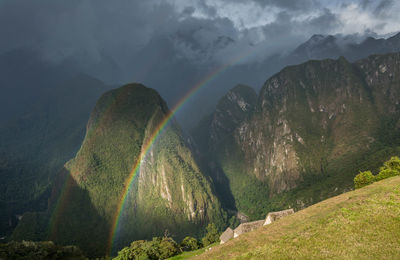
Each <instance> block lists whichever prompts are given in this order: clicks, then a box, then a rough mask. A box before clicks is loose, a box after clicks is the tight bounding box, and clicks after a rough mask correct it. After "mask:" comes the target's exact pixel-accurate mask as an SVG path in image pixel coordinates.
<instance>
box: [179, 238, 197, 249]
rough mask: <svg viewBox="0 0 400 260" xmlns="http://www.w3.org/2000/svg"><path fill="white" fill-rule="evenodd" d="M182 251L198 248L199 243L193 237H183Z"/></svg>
mask: <svg viewBox="0 0 400 260" xmlns="http://www.w3.org/2000/svg"><path fill="white" fill-rule="evenodd" d="M181 248H182V250H183V251H193V250H196V249H199V248H200V244H199V241H197V239H196V238H194V237H185V238H184V239H183V240H182V242H181Z"/></svg>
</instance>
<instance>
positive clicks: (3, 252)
mask: <svg viewBox="0 0 400 260" xmlns="http://www.w3.org/2000/svg"><path fill="white" fill-rule="evenodd" d="M0 259H21V260H24V259H26V260H42V259H60V260H62V259H75V260H84V259H87V258H86V257H85V256H84V255H83V254H82V252H81V251H80V249H79V248H77V247H76V246H64V247H61V246H57V245H55V244H54V243H53V242H51V241H46V242H31V241H22V242H9V243H7V244H0Z"/></svg>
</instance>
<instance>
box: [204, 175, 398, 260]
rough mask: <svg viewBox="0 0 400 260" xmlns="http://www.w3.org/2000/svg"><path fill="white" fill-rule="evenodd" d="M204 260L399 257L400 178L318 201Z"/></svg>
mask: <svg viewBox="0 0 400 260" xmlns="http://www.w3.org/2000/svg"><path fill="white" fill-rule="evenodd" d="M198 258H200V259H253V258H254V259H261V258H268V259H291V258H295V259H305V258H307V259H312V258H334V259H366V258H368V259H398V258H400V177H393V178H389V179H386V180H383V181H380V182H376V183H374V184H372V185H369V186H367V187H364V188H362V189H358V190H355V191H351V192H347V193H344V194H342V195H340V196H336V197H333V198H331V199H328V200H325V201H322V202H320V203H317V204H315V205H313V206H311V207H309V208H306V209H304V210H301V211H299V212H296V213H295V214H294V215H292V216H289V217H287V218H284V219H281V220H279V221H277V222H274V223H272V224H271V225H268V226H265V227H262V228H260V229H258V230H256V231H254V232H250V233H247V234H244V235H242V236H240V237H239V238H236V239H233V240H231V241H229V242H227V243H225V244H224V245H221V246H217V247H214V248H212V249H211V250H210V251H208V252H206V253H204V254H202V255H200V256H199V257H198Z"/></svg>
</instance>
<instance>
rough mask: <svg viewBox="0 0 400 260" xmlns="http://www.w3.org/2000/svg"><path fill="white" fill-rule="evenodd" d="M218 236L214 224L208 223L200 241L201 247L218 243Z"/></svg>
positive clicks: (218, 233)
mask: <svg viewBox="0 0 400 260" xmlns="http://www.w3.org/2000/svg"><path fill="white" fill-rule="evenodd" d="M219 236H220V232H218V230H217V227H216V226H215V224H214V223H210V224H208V226H207V233H206V235H205V236H204V237H203V238H202V239H201V243H202V244H203V246H208V245H211V244H213V243H215V242H218V241H219Z"/></svg>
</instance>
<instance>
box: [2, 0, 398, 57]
mask: <svg viewBox="0 0 400 260" xmlns="http://www.w3.org/2000/svg"><path fill="white" fill-rule="evenodd" d="M399 13H400V1H395V0H360V1H357V0H353V1H338V0H336V1H335V0H320V1H318V0H248V1H243V0H165V1H161V0H158V1H157V0H146V1H142V0H114V1H109V0H34V1H33V0H0V35H1V38H2V41H0V52H4V51H6V50H10V49H13V48H16V47H20V46H32V47H35V48H40V49H45V50H46V53H47V55H48V56H50V57H52V58H54V59H55V58H59V57H64V56H68V55H71V54H73V53H77V52H83V51H84V52H85V53H87V54H90V55H92V56H93V57H96V55H98V53H99V52H100V51H106V52H107V53H109V54H110V55H112V56H113V57H115V58H116V59H125V58H126V57H127V55H126V53H127V52H130V53H132V52H134V51H139V50H140V49H141V48H143V46H145V45H146V44H148V43H149V41H150V40H151V39H154V38H157V37H159V36H175V37H176V38H179V39H178V40H179V41H178V40H177V42H178V44H181V45H182V46H181V49H182V52H183V53H184V54H183V55H195V53H194V54H193V53H185V52H190V51H191V52H193V51H196V48H198V49H201V48H208V46H209V45H210V43H212V42H213V41H214V40H215V39H216V37H218V36H220V35H224V36H228V37H230V38H232V39H233V40H235V42H236V44H235V45H236V46H239V47H240V48H241V49H243V47H244V46H248V45H250V46H254V45H260V44H261V45H262V46H263V49H264V50H267V51H268V49H270V50H274V49H276V48H279V47H281V46H284V47H286V46H287V45H295V44H298V43H300V42H301V41H304V40H305V39H307V38H309V37H310V36H311V35H313V34H338V33H341V34H358V35H364V34H366V33H367V34H370V35H371V34H372V35H374V34H376V35H378V36H386V35H390V34H392V33H395V32H397V31H398V30H399V28H400V15H398V14H399ZM185 47H186V48H187V49H185Z"/></svg>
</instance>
